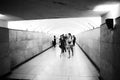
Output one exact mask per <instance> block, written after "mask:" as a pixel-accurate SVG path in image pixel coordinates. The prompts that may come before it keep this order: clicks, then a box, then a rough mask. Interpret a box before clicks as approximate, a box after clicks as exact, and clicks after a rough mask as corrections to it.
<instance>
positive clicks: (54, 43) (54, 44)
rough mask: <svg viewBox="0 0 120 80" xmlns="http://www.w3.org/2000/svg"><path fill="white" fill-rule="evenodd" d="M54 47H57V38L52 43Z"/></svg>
mask: <svg viewBox="0 0 120 80" xmlns="http://www.w3.org/2000/svg"><path fill="white" fill-rule="evenodd" d="M52 44H53V47H56V36H54V40H53V41H52Z"/></svg>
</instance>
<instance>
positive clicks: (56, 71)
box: [9, 45, 99, 80]
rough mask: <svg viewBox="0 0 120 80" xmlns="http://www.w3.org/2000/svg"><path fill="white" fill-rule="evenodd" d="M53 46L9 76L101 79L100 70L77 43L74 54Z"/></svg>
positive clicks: (40, 79)
mask: <svg viewBox="0 0 120 80" xmlns="http://www.w3.org/2000/svg"><path fill="white" fill-rule="evenodd" d="M60 52H61V51H60V48H59V47H58V46H57V47H56V48H51V49H49V50H47V51H45V52H44V53H42V54H40V55H39V56H37V57H35V58H34V59H32V60H30V61H29V62H27V63H25V64H23V65H22V66H20V67H19V68H17V69H15V70H14V71H13V72H12V74H11V75H10V76H9V78H14V79H30V80H99V79H98V75H99V74H98V72H97V71H96V69H95V68H94V66H93V65H92V64H91V63H90V61H89V60H88V59H87V57H86V56H85V55H84V53H83V52H82V51H81V50H80V48H79V47H78V46H77V45H76V46H75V47H74V56H72V57H71V58H68V53H67V52H66V53H64V54H63V55H62V56H61V58H60Z"/></svg>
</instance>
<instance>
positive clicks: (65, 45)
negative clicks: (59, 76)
mask: <svg viewBox="0 0 120 80" xmlns="http://www.w3.org/2000/svg"><path fill="white" fill-rule="evenodd" d="M75 42H76V37H75V36H74V35H72V34H71V33H68V34H65V35H64V34H62V35H60V38H59V47H60V48H61V54H63V53H64V52H67V51H68V53H69V58H70V57H71V53H72V56H73V55H74V51H73V47H74V46H75Z"/></svg>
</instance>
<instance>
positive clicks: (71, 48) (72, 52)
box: [70, 46, 74, 56]
mask: <svg viewBox="0 0 120 80" xmlns="http://www.w3.org/2000/svg"><path fill="white" fill-rule="evenodd" d="M70 49H71V51H72V56H73V55H74V53H73V46H71V47H70Z"/></svg>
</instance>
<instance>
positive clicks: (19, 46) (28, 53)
mask: <svg viewBox="0 0 120 80" xmlns="http://www.w3.org/2000/svg"><path fill="white" fill-rule="evenodd" d="M50 43H51V40H50V38H49V36H48V35H47V34H45V33H43V32H41V33H38V32H29V31H20V30H12V29H11V30H9V52H10V58H11V68H13V67H15V66H16V65H18V64H20V63H21V62H23V61H25V60H27V59H29V58H31V57H32V56H34V55H36V54H38V53H40V52H42V51H43V50H45V49H46V48H48V47H50V45H51V44H50Z"/></svg>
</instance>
